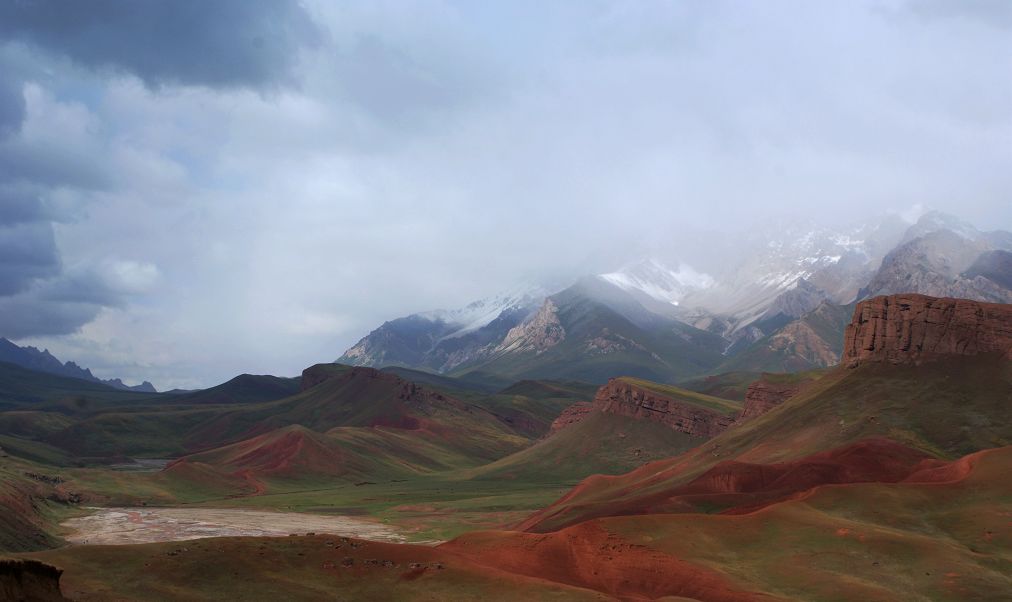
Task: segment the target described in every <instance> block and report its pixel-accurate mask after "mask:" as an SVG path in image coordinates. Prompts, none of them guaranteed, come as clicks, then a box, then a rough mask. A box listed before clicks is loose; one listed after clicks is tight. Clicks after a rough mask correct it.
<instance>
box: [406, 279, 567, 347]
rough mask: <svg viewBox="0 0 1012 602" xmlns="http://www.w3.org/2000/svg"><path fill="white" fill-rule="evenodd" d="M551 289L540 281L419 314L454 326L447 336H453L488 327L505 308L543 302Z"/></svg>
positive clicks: (529, 305) (450, 326) (448, 325)
mask: <svg viewBox="0 0 1012 602" xmlns="http://www.w3.org/2000/svg"><path fill="white" fill-rule="evenodd" d="M550 292H551V291H548V290H546V289H545V287H544V286H541V285H538V284H528V285H521V286H518V287H516V288H514V289H513V290H511V291H507V292H503V293H500V294H498V295H494V296H491V297H486V298H484V299H478V300H477V301H472V302H471V303H468V304H467V305H465V306H464V307H461V308H457V309H436V310H432V311H426V312H421V313H419V314H415V315H417V316H419V317H421V318H426V319H429V320H431V321H432V322H442V323H443V324H445V325H446V326H447V327H449V328H450V332H449V334H447V335H445V336H444V337H443V338H453V337H459V336H462V335H465V334H467V333H469V332H474V331H475V330H478V329H479V328H482V327H484V326H487V325H488V324H489V323H491V322H492V321H493V320H495V319H496V318H498V317H499V316H500V315H502V313H503V312H504V311H508V310H515V309H518V308H523V307H531V306H537V305H540V304H541V302H542V301H544V299H545V297H546V296H548V295H549V294H550Z"/></svg>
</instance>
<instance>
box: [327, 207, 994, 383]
mask: <svg viewBox="0 0 1012 602" xmlns="http://www.w3.org/2000/svg"><path fill="white" fill-rule="evenodd" d="M745 238H746V240H744V241H742V242H741V243H740V244H738V245H736V246H735V248H734V251H735V254H734V255H731V254H730V253H724V254H723V255H721V256H728V257H737V260H736V261H728V262H726V263H727V265H726V267H721V266H720V264H719V263H716V262H711V264H710V268H709V270H708V271H710V270H712V272H710V273H704V272H701V271H699V270H696V269H694V268H693V267H691V266H689V265H687V264H685V263H681V262H678V263H675V262H672V264H666V263H665V262H663V261H661V260H659V259H657V258H656V256H647V257H646V258H644V259H641V260H639V261H637V262H634V263H630V264H627V265H626V266H624V267H622V268H621V269H618V270H616V271H612V272H607V273H603V274H598V275H596V276H587V277H584V278H580V279H578V280H576V284H573V285H572V286H569V287H558V288H553V287H520V288H518V289H516V290H514V291H512V292H509V293H505V294H501V295H495V296H493V297H489V298H487V299H482V300H479V301H475V302H473V303H470V304H468V305H467V306H465V307H462V308H460V309H456V310H440V311H430V312H423V313H418V314H412V315H410V316H407V317H404V318H398V319H396V320H392V321H390V322H386V323H384V324H383V325H382V326H380V327H379V328H377V329H376V330H374V331H373V332H371V333H369V335H368V336H366V337H364V338H363V339H362V340H361V341H359V342H358V343H357V344H356V345H355V346H353V347H352V348H351V349H349V350H348V351H346V352H345V354H344V355H343V356H342V357H341V358H340V359H339V360H338V361H340V362H343V363H350V364H356V365H365V366H391V365H396V366H406V367H411V368H420V369H423V370H432V371H435V372H444V373H447V372H448V373H458V374H464V373H468V372H469V371H477V372H481V373H487V374H492V375H498V376H500V377H503V378H528V377H537V378H542V377H550V376H554V377H566V378H576V379H590V380H601V379H604V380H606V379H607V378H609V377H611V376H617V375H619V374H628V373H639V374H641V375H645V374H650V375H651V378H654V379H659V380H669V381H672V382H673V380H672V379H676V378H679V377H683V376H685V375H687V374H690V373H692V372H693V371H706V370H718V369H728V370H757V371H759V370H783V369H798V368H799V367H803V366H810V367H814V366H818V365H827V364H828V363H831V362H832V361H834V360H833V358H835V357H837V356H838V350H837V347H836V346H837V345H838V343H839V342H840V341H842V336H843V333H842V329H843V324H845V323H846V321H847V319H848V315H849V312H850V309H849V307H848V306H849V304H851V303H853V302H855V301H856V300H858V299H859V298H861V297H863V296H866V295H870V294H881V293H883V292H924V293H929V294H945V295H951V296H961V297H967V298H976V299H980V300H988V301H999V302H1008V300H1012V296H1010V295H1012V291H1010V290H1009V287H1008V285H1007V284H1006V283H1008V282H1012V274H1009V272H1008V270H1009V267H1010V266H1012V234H1010V233H1009V232H1005V231H995V232H981V231H979V230H977V229H976V228H974V227H973V226H971V225H969V224H966V223H965V222H961V221H960V220H958V219H956V218H953V217H951V216H946V215H943V214H937V213H928V214H925V215H923V216H921V218H920V219H919V220H918V221H917V222H916V223H913V224H911V223H909V222H907V221H905V220H903V219H902V218H900V217H899V216H886V217H882V218H878V219H874V220H869V221H867V222H864V223H859V224H854V225H852V226H850V227H843V228H826V227H817V226H814V225H812V224H794V225H788V224H780V223H778V224H772V225H767V226H764V227H759V226H757V227H756V228H755V229H754V230H753V233H752V235H751V236H750V237H745ZM718 250H719V249H718ZM721 251H722V250H721ZM672 265H674V266H675V267H672Z"/></svg>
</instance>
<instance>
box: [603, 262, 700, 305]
mask: <svg viewBox="0 0 1012 602" xmlns="http://www.w3.org/2000/svg"><path fill="white" fill-rule="evenodd" d="M600 277H601V278H603V279H604V280H606V281H608V282H610V283H612V284H614V285H615V286H617V287H619V288H621V289H622V290H625V291H629V292H636V291H638V292H640V293H643V294H645V295H647V296H649V297H651V298H653V299H656V300H657V301H663V302H665V303H670V304H672V305H678V304H679V303H680V302H681V300H682V299H684V298H685V296H686V295H687V294H689V293H691V292H693V291H699V290H704V289H708V288H710V287H712V286H713V285H714V279H713V277H712V276H710V275H709V274H704V273H702V272H697V271H696V270H694V269H693V268H692V266H690V265H687V264H684V263H679V264H678V269H672V268H670V267H668V266H667V265H665V264H664V263H662V262H661V261H659V260H657V259H653V258H647V259H643V260H641V261H638V262H636V263H633V264H630V265H627V266H625V267H623V268H622V269H620V270H618V271H615V272H609V273H607V274H601V275H600Z"/></svg>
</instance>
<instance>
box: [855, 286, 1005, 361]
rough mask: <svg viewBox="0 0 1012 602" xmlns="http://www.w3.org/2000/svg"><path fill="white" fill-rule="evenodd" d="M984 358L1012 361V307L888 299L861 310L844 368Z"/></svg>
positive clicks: (873, 301)
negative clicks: (954, 357)
mask: <svg viewBox="0 0 1012 602" xmlns="http://www.w3.org/2000/svg"><path fill="white" fill-rule="evenodd" d="M981 353H999V354H1002V355H1003V356H1004V357H1006V358H1009V359H1012V305H1008V304H999V303H983V302H980V301H970V300H967V299H950V298H938V297H928V296H926V295H915V294H903V295H889V296H884V297H875V298H874V299H868V300H866V301H862V302H861V303H859V304H858V305H857V308H856V309H855V310H854V318H853V320H852V321H851V323H850V324H849V325H848V326H847V331H846V334H845V338H844V350H843V364H844V365H846V366H848V367H854V366H856V365H858V364H861V363H864V362H889V363H894V364H903V363H917V362H920V361H924V360H930V359H933V358H936V357H939V356H943V355H977V354H981Z"/></svg>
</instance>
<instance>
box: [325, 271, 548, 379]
mask: <svg viewBox="0 0 1012 602" xmlns="http://www.w3.org/2000/svg"><path fill="white" fill-rule="evenodd" d="M547 294H548V293H547V291H546V287H544V286H542V285H538V284H529V285H523V286H518V287H515V288H514V289H513V290H511V291H509V292H505V293H501V294H498V295H494V296H491V297H488V298H485V299H479V300H477V301H473V302H471V303H469V304H467V305H466V306H464V307H461V308H458V309H449V310H446V309H439V310H432V311H426V312H421V313H416V314H411V315H409V316H405V317H403V318H397V319H395V320H390V321H389V322H384V323H383V324H382V325H381V326H380V327H379V328H377V329H376V330H373V331H372V332H370V333H369V334H368V335H366V336H365V337H363V338H362V339H361V340H360V341H359V342H358V343H356V344H355V345H354V346H353V347H351V348H350V349H348V350H347V351H345V352H344V354H343V355H342V356H341V357H340V358H338V360H337V361H338V362H341V363H347V364H353V365H356V366H373V367H382V366H406V367H411V368H423V369H428V370H434V371H437V372H445V371H447V370H451V369H453V368H454V367H456V366H457V365H459V364H461V363H465V362H469V361H473V360H474V359H476V358H477V357H478V356H481V355H482V354H483V353H485V352H486V351H487V350H488V349H489V348H490V346H491V347H494V346H495V344H497V343H498V342H499V341H501V340H502V337H503V336H505V334H506V333H507V332H509V330H510V329H511V328H513V327H514V326H516V325H517V324H519V323H520V322H522V321H523V320H524V319H525V318H527V317H528V316H529V315H531V314H532V313H534V312H535V311H537V309H538V308H539V307H540V306H541V304H542V303H543V302H544V300H545V297H546V296H547Z"/></svg>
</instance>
